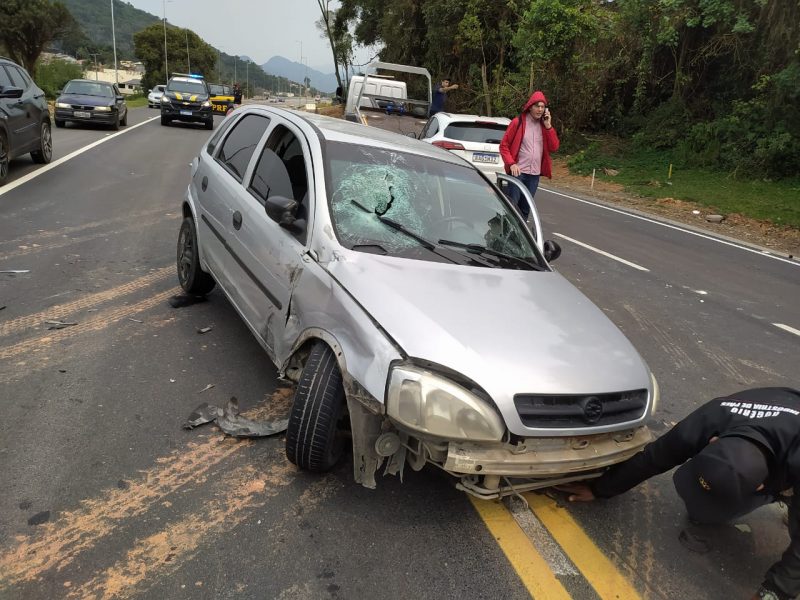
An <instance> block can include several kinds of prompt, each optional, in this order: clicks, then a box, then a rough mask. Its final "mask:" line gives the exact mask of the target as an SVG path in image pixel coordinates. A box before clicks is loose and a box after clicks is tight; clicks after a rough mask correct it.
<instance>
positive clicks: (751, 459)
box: [558, 388, 800, 600]
mask: <svg viewBox="0 0 800 600" xmlns="http://www.w3.org/2000/svg"><path fill="white" fill-rule="evenodd" d="M678 465H681V466H680V467H679V468H678V469H677V470H676V471H675V473H674V475H673V477H672V479H673V482H674V483H675V489H676V490H677V491H678V494H679V495H680V497H681V498H682V499H683V501H684V503H685V504H686V510H687V512H688V516H689V520H690V521H691V522H693V523H698V524H712V523H722V522H725V521H729V520H731V519H734V518H736V517H739V516H742V515H744V514H747V513H749V512H751V511H752V510H754V509H756V508H758V507H759V506H763V505H764V504H768V503H770V502H776V501H787V500H791V498H787V496H789V495H791V494H792V492H793V496H794V497H795V498H796V499H797V500H796V502H795V503H792V502H788V504H789V535H790V536H791V543H790V545H789V548H788V549H787V550H786V552H784V553H783V557H782V558H781V560H780V561H778V562H777V563H775V564H774V565H772V567H770V569H769V571H767V574H766V577H765V579H764V582H763V583H762V584H761V587H760V588H759V590H758V592H757V593H756V594H755V595H754V596H753V598H754V599H755V598H766V599H768V600H785V599H789V598H794V597H795V596H797V595H798V594H800V391H798V390H794V389H790V388H760V389H753V390H745V391H743V392H739V393H737V394H732V395H730V396H726V397H724V398H716V399H714V400H712V401H711V402H709V403H707V404H705V405H703V406H701V407H700V408H698V409H697V410H696V411H694V412H693V413H692V414H690V415H689V416H688V417H686V418H685V419H683V420H682V421H681V422H680V423H678V424H677V425H675V427H673V428H672V430H670V431H669V432H668V433H666V434H664V435H663V436H662V437H660V438H659V439H658V440H656V441H655V442H652V443H651V444H648V445H647V446H645V448H644V450H642V451H641V452H639V453H638V454H636V455H635V456H633V457H631V458H630V459H628V460H627V461H625V462H623V463H620V464H618V465H614V466H613V467H611V468H610V469H609V470H608V471H606V473H604V474H603V476H602V477H600V478H598V479H595V480H593V481H592V482H591V483H589V484H585V483H577V484H569V485H564V486H559V488H558V489H560V490H562V491H566V492H568V493H570V496H569V499H570V501H576V502H588V501H591V500H594V499H595V498H611V497H612V496H616V495H617V494H621V493H623V492H626V491H628V490H629V489H631V488H632V487H634V486H636V485H638V484H640V483H641V482H643V481H644V480H646V479H649V478H650V477H652V476H653V475H658V474H659V473H664V472H665V471H668V470H670V469H672V468H673V467H676V466H678Z"/></svg>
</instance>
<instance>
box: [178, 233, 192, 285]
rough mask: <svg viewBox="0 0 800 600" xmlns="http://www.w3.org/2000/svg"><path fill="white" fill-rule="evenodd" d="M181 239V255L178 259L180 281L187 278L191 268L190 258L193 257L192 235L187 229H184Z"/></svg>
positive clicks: (184, 280)
mask: <svg viewBox="0 0 800 600" xmlns="http://www.w3.org/2000/svg"><path fill="white" fill-rule="evenodd" d="M182 238H183V239H182V240H181V256H180V258H179V260H178V263H179V267H180V278H181V281H182V282H186V281H188V280H189V273H190V271H191V269H192V258H193V257H194V247H193V244H192V236H191V235H189V232H188V231H184V233H183V236H182Z"/></svg>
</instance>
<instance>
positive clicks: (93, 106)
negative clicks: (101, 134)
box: [55, 79, 128, 129]
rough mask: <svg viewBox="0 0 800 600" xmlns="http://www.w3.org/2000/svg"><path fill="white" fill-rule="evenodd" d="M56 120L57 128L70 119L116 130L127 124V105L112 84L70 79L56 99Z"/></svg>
mask: <svg viewBox="0 0 800 600" xmlns="http://www.w3.org/2000/svg"><path fill="white" fill-rule="evenodd" d="M55 121H56V127H64V125H66V124H67V123H68V122H70V121H72V122H74V123H92V124H95V125H110V126H111V127H113V128H114V129H119V127H120V125H127V124H128V105H127V104H125V97H124V96H123V95H122V94H120V92H119V89H118V88H117V86H116V85H114V84H113V83H107V82H105V81H92V80H91V79H73V80H71V81H69V82H67V85H65V86H64V89H63V90H62V91H61V93H60V94H59V96H58V98H56V115H55Z"/></svg>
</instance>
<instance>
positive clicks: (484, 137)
mask: <svg viewBox="0 0 800 600" xmlns="http://www.w3.org/2000/svg"><path fill="white" fill-rule="evenodd" d="M510 122H511V121H510V120H509V119H506V118H505V117H481V116H478V115H458V114H453V113H446V112H440V113H436V114H435V115H433V116H432V117H431V118H430V119H429V120H428V122H427V123H426V124H425V127H424V129H423V130H422V133H421V134H420V136H419V139H421V140H422V141H423V142H428V143H429V144H433V145H434V146H439V147H440V148H444V149H445V150H450V151H451V152H452V153H453V154H457V155H458V156H460V157H461V158H464V159H466V160H467V161H469V162H470V163H472V164H473V165H474V166H475V167H476V168H477V169H480V170H481V171H483V172H484V173H487V174H493V173H503V172H504V169H503V160H502V158H500V140H502V139H503V134H504V133H505V132H506V128H507V127H508V124H509V123H510Z"/></svg>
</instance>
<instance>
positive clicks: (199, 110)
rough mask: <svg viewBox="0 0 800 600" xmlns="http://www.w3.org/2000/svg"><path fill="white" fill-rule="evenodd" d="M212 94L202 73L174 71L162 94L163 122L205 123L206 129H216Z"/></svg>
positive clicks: (166, 123)
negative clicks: (192, 73) (189, 73)
mask: <svg viewBox="0 0 800 600" xmlns="http://www.w3.org/2000/svg"><path fill="white" fill-rule="evenodd" d="M210 98H211V94H210V93H209V89H208V85H207V84H206V82H205V80H204V79H203V77H202V76H201V75H187V74H183V73H173V74H172V76H171V77H170V78H169V81H168V82H167V88H166V89H165V90H164V95H163V96H161V124H162V125H165V126H166V125H169V124H170V123H171V122H172V121H188V122H191V123H203V124H204V125H205V126H206V129H214V113H213V110H212V108H211V99H210Z"/></svg>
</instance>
